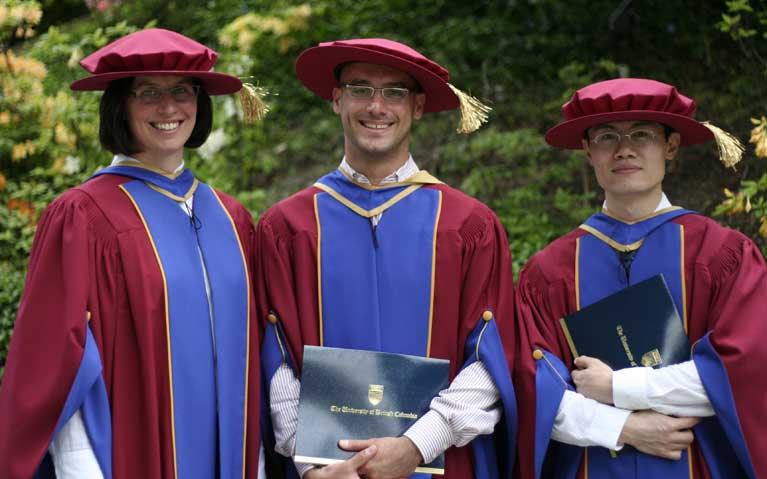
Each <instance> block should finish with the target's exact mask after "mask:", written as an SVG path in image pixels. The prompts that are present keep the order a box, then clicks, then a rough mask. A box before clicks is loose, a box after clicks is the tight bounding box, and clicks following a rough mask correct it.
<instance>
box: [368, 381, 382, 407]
mask: <svg viewBox="0 0 767 479" xmlns="http://www.w3.org/2000/svg"><path fill="white" fill-rule="evenodd" d="M383 393H384V387H383V384H371V385H370V386H368V401H370V404H372V405H373V406H378V404H379V403H380V402H381V400H383Z"/></svg>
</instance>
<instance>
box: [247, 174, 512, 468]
mask: <svg viewBox="0 0 767 479" xmlns="http://www.w3.org/2000/svg"><path fill="white" fill-rule="evenodd" d="M381 212H383V216H382V217H381V221H380V223H378V226H377V227H376V228H375V229H373V227H372V226H371V222H370V219H369V218H370V217H372V216H375V215H376V214H378V213H381ZM256 244H257V252H258V261H257V263H256V270H257V271H258V277H257V281H256V297H257V302H258V308H259V315H260V319H261V320H262V324H263V327H264V328H265V329H266V330H265V331H264V333H263V334H264V343H263V345H262V357H263V359H262V367H263V369H264V381H265V386H264V390H265V395H266V397H267V398H268V391H269V383H270V381H271V378H272V376H273V374H274V372H275V371H276V369H277V367H278V366H279V365H280V364H281V363H282V362H283V361H286V362H288V364H290V365H291V366H292V367H293V368H294V370H295V372H296V374H297V375H299V377H300V365H301V358H302V353H303V346H304V345H323V346H333V347H344V348H355V349H366V350H372V351H387V352H395V353H404V354H411V355H419V356H429V357H435V358H442V359H448V360H449V361H450V377H451V378H453V377H455V375H456V374H457V373H458V371H459V370H461V369H462V368H463V367H465V366H467V365H468V364H471V363H472V362H473V361H476V360H481V361H482V362H483V363H484V365H485V366H486V367H487V369H488V370H489V372H490V374H491V375H492V377H493V379H494V380H495V383H496V385H497V386H498V389H499V391H500V392H501V397H502V400H503V408H504V417H503V419H502V421H501V422H500V423H499V424H498V425H497V426H496V431H495V434H494V435H487V436H480V437H478V438H476V439H475V440H474V441H472V443H471V444H472V447H463V448H450V449H448V450H447V452H446V456H445V471H446V475H445V477H449V478H460V479H468V478H472V477H477V478H495V477H510V474H511V468H512V465H513V460H514V440H515V437H516V403H515V398H514V391H513V387H512V385H511V378H510V374H509V367H508V364H509V363H508V362H507V361H511V360H512V359H513V357H514V356H513V351H512V340H513V334H514V333H513V329H512V328H513V318H512V315H513V295H512V291H513V290H512V271H511V264H510V254H509V248H508V244H507V240H506V234H505V232H504V230H503V227H502V226H501V224H500V223H499V221H498V219H497V218H496V216H495V215H494V214H493V213H492V211H490V209H488V208H487V207H486V206H485V205H483V204H482V203H480V202H479V201H477V200H475V199H473V198H471V197H468V196H466V195H464V194H462V193H460V192H459V191H457V190H454V189H452V188H450V187H448V186H446V185H444V184H441V183H439V181H437V180H436V179H434V178H433V177H431V176H430V175H429V174H428V173H426V172H423V171H422V172H419V173H418V174H416V175H415V176H414V177H413V178H411V179H410V180H409V181H407V182H406V183H399V184H394V185H386V186H383V187H371V186H367V185H360V184H358V183H355V182H354V181H352V180H350V179H348V178H347V177H346V176H344V175H343V174H342V173H341V172H340V171H335V172H333V173H330V174H328V175H326V176H324V177H323V178H321V179H320V180H319V181H318V182H317V183H316V184H315V185H314V186H312V187H310V188H307V189H305V190H303V191H301V192H299V193H297V194H295V195H293V196H291V197H290V198H288V199H286V200H284V201H282V202H280V203H278V204H277V205H275V206H274V207H272V208H271V209H270V210H269V211H268V212H266V213H265V214H264V216H263V217H262V218H261V220H260V221H259V224H258V227H257V229H256ZM268 317H269V318H270V320H269V321H267V318H268ZM483 317H484V319H483ZM268 416H269V415H268V412H266V413H265V415H264V418H265V421H267V422H268V421H269V417H268ZM267 429H268V427H267ZM264 440H265V446H266V447H267V449H268V448H269V447H271V446H270V444H269V443H270V442H271V445H273V440H274V439H273V436H271V437H270V433H269V431H266V435H265V437H264ZM494 440H495V442H494ZM472 465H473V466H474V467H473V468H472ZM269 466H270V467H274V464H269ZM472 469H473V470H472ZM273 474H275V475H274V477H278V475H279V477H281V474H285V475H287V476H292V475H293V474H295V471H294V470H292V466H290V465H289V466H288V467H287V469H286V471H285V472H282V473H274V472H273ZM270 477H272V476H270Z"/></svg>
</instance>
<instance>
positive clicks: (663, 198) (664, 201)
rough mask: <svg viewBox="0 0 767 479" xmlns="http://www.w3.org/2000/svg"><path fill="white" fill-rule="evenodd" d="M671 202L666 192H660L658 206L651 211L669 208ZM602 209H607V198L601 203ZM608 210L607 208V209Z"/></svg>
mask: <svg viewBox="0 0 767 479" xmlns="http://www.w3.org/2000/svg"><path fill="white" fill-rule="evenodd" d="M671 206H672V204H671V202H670V201H669V200H668V197H667V196H666V193H663V192H661V194H660V203H658V206H657V207H656V208H655V211H654V212H653V213H657V212H658V211H660V210H663V209H666V208H671ZM602 209H604V210H608V208H607V200H605V201H604V203H602ZM608 211H609V210H608Z"/></svg>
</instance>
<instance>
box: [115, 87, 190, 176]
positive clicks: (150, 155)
mask: <svg viewBox="0 0 767 479" xmlns="http://www.w3.org/2000/svg"><path fill="white" fill-rule="evenodd" d="M180 84H186V85H191V84H192V81H191V80H189V79H188V78H184V77H180V76H174V75H167V76H141V77H136V78H135V79H134V80H133V84H132V86H131V90H132V91H134V92H135V91H137V90H141V89H144V88H147V87H154V88H158V89H160V90H167V89H169V88H173V87H175V86H178V85H180ZM126 111H127V114H128V127H129V128H130V131H131V133H132V134H133V137H134V139H135V144H136V147H137V148H138V150H139V152H138V153H135V154H134V155H133V156H134V157H135V158H136V159H138V160H141V161H142V162H144V163H148V164H150V165H153V166H156V167H158V168H162V169H164V170H167V171H172V170H173V169H174V168H175V167H176V166H178V165H179V164H181V161H182V160H183V156H184V144H185V143H186V142H187V140H188V139H189V137H190V136H191V134H192V131H193V130H194V125H195V120H196V117H197V99H196V98H192V99H190V100H188V101H177V100H175V99H174V98H172V97H171V95H170V94H168V93H167V92H165V93H164V94H163V96H162V98H161V99H160V101H159V102H156V103H146V102H144V101H142V100H140V99H139V98H138V97H137V96H136V95H135V94H130V95H128V98H127V100H126Z"/></svg>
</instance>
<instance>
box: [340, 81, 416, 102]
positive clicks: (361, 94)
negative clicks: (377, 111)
mask: <svg viewBox="0 0 767 479" xmlns="http://www.w3.org/2000/svg"><path fill="white" fill-rule="evenodd" d="M339 88H343V89H344V90H346V91H347V92H349V95H350V96H351V97H352V98H365V99H370V98H373V96H375V94H376V92H377V91H380V92H381V97H383V99H384V100H385V101H388V102H392V103H397V102H401V101H404V100H405V99H406V98H407V97H408V96H409V95H410V90H409V89H407V88H402V87H393V86H392V87H389V86H387V87H383V88H376V87H372V86H367V85H352V84H350V83H344V84H342V85H339Z"/></svg>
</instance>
